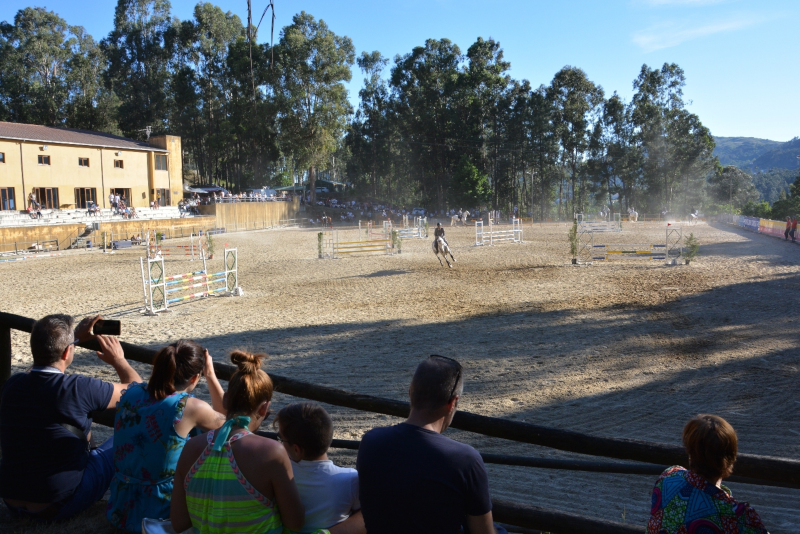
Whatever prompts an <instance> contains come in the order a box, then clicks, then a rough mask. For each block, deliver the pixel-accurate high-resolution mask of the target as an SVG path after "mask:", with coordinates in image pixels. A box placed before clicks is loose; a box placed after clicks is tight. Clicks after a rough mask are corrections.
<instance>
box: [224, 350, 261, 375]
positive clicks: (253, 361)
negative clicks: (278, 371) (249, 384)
mask: <svg viewBox="0 0 800 534" xmlns="http://www.w3.org/2000/svg"><path fill="white" fill-rule="evenodd" d="M266 356H267V355H266V354H250V353H249V352H245V351H243V350H235V351H233V352H231V362H233V364H234V365H235V366H236V367H237V368H238V372H240V373H244V374H247V375H252V374H255V373H256V372H258V370H259V369H261V360H262V358H265V357H266Z"/></svg>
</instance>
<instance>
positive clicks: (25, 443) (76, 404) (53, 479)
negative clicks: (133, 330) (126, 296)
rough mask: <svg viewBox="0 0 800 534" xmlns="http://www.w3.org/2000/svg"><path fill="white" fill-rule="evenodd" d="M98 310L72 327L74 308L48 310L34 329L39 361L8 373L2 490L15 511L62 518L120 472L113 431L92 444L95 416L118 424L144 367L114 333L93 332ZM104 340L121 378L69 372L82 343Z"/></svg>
mask: <svg viewBox="0 0 800 534" xmlns="http://www.w3.org/2000/svg"><path fill="white" fill-rule="evenodd" d="M98 319H99V316H98V317H94V318H86V319H84V320H83V321H81V322H80V324H79V325H78V328H77V329H76V330H75V331H74V332H73V330H72V328H73V319H72V317H70V316H68V315H48V316H47V317H43V318H42V319H39V320H38V321H36V323H35V324H34V325H33V331H32V332H31V354H32V355H33V367H32V368H31V370H30V372H27V373H16V374H14V375H13V376H12V377H11V378H9V379H8V381H7V382H6V384H5V386H4V388H3V396H2V403H0V449H2V451H3V456H2V458H0V496H1V497H2V498H3V501H5V503H6V506H8V509H9V510H10V511H11V513H12V514H14V515H17V516H23V517H32V518H37V519H42V520H61V519H67V518H70V517H72V516H74V515H76V514H78V513H79V512H82V511H83V510H85V509H86V508H88V507H89V506H91V505H92V504H94V503H95V502H97V501H98V500H100V498H101V497H103V494H104V493H105V492H106V490H108V486H109V484H110V483H111V477H112V476H113V474H114V458H113V446H114V440H113V438H109V439H108V440H106V441H105V442H103V444H102V445H100V446H99V447H97V448H96V449H90V447H89V445H90V442H91V427H92V418H93V417H94V418H96V419H98V420H103V421H105V422H106V424H109V425H110V424H111V421H112V416H113V411H112V410H113V409H114V407H115V406H116V404H117V401H119V398H120V394H121V393H122V391H123V390H124V389H125V388H126V387H127V386H128V384H131V383H133V382H140V381H141V378H140V377H139V374H138V373H137V372H136V371H135V370H134V369H133V368H132V367H131V366H130V364H129V363H128V362H127V361H126V360H125V354H124V353H123V351H122V347H121V346H120V344H119V341H118V340H117V339H116V338H114V337H105V336H93V335H91V331H92V327H93V326H94V323H95V322H96V321H97V320H98ZM89 339H97V342H98V343H99V344H100V347H101V349H102V352H98V353H97V355H98V357H99V358H100V360H101V361H103V362H105V363H107V364H109V365H111V366H112V367H113V368H114V370H115V371H116V372H117V375H118V376H119V380H120V381H119V383H110V382H103V381H101V380H98V379H96V378H90V377H87V376H83V375H80V374H78V373H73V374H69V375H67V374H65V373H64V371H65V370H66V369H67V367H69V366H70V364H71V363H72V360H73V358H74V354H75V343H78V342H85V341H87V340H89Z"/></svg>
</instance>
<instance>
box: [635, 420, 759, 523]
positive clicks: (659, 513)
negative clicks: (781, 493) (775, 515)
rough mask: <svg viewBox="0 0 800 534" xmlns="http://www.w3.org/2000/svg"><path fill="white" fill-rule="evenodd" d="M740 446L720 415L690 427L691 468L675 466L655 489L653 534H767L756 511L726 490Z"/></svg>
mask: <svg viewBox="0 0 800 534" xmlns="http://www.w3.org/2000/svg"><path fill="white" fill-rule="evenodd" d="M737 443H738V441H737V438H736V431H734V430H733V427H731V425H730V424H728V422H727V421H726V420H725V419H723V418H721V417H718V416H716V415H698V416H697V417H694V418H693V419H690V420H689V422H688V423H686V426H685V427H683V446H684V447H686V453H687V454H688V455H689V469H688V470H686V469H684V468H683V467H681V466H677V465H676V466H673V467H670V468H669V469H667V470H666V471H664V472H663V473H662V474H661V477H660V478H659V479H658V482H656V486H655V488H653V496H652V506H651V508H650V521H649V522H648V523H647V532H648V534H677V533H683V532H719V533H721V534H765V533H766V532H767V529H766V528H764V525H763V523H762V522H761V518H760V517H759V516H758V514H757V513H756V511H755V510H753V508H751V507H750V505H749V504H747V503H740V502H737V501H735V500H734V499H733V497H731V490H729V489H728V488H726V487H725V486H723V485H722V480H723V479H724V478H726V477H729V476H730V475H731V473H732V472H733V464H734V463H735V462H736V454H737ZM690 503H695V504H693V505H692V506H689V504H690Z"/></svg>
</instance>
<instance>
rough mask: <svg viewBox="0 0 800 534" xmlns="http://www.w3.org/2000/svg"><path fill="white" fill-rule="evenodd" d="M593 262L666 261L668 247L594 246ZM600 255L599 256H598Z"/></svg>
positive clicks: (654, 245) (653, 245)
mask: <svg viewBox="0 0 800 534" xmlns="http://www.w3.org/2000/svg"><path fill="white" fill-rule="evenodd" d="M592 248H593V251H592V259H593V260H608V259H615V258H637V259H645V260H666V259H667V245H666V244H664V245H656V244H652V245H592ZM598 254H599V255H598Z"/></svg>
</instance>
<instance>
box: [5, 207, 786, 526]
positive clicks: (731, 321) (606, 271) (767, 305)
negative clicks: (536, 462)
mask: <svg viewBox="0 0 800 534" xmlns="http://www.w3.org/2000/svg"><path fill="white" fill-rule="evenodd" d="M567 230H568V227H567V225H565V224H558V223H555V224H544V225H530V224H528V225H525V227H524V237H525V243H523V244H504V245H497V246H494V247H488V246H485V247H475V246H473V242H474V229H473V228H469V227H467V228H463V227H462V228H454V229H451V228H449V227H448V228H447V237H448V240H449V241H450V244H451V245H452V248H453V250H454V253H455V256H456V259H457V260H458V261H457V263H456V264H455V265H454V268H453V269H448V268H447V267H444V268H442V267H440V265H439V262H438V261H437V260H436V258H435V257H434V256H433V254H432V252H431V250H430V240H429V239H426V240H405V241H404V242H403V252H402V254H400V255H394V256H386V255H371V256H364V257H351V258H347V259H341V260H319V259H317V231H316V230H276V231H263V232H250V233H239V234H230V235H221V236H218V237H217V238H216V248H217V257H216V258H215V259H214V260H211V261H210V262H209V269H210V270H212V271H216V270H220V269H217V267H220V266H221V265H222V259H221V258H222V249H223V247H224V245H225V243H227V244H228V245H229V246H231V247H233V246H235V247H238V250H239V276H240V284H241V286H242V287H243V288H244V292H245V293H244V297H242V298H212V299H206V300H203V301H190V302H189V303H182V304H180V305H175V306H174V307H173V312H172V313H169V314H161V315H160V316H158V317H146V316H143V315H142V314H141V308H142V286H141V277H140V269H139V256H140V255H141V254H142V253H143V250H142V249H141V248H139V249H132V250H126V251H120V252H117V253H115V254H113V255H108V254H106V255H104V254H102V253H93V254H83V255H75V256H70V257H59V258H52V259H42V260H35V261H26V262H13V263H7V264H4V265H3V264H0V276H2V279H3V280H4V285H5V286H6V287H15V288H25V290H24V291H21V292H16V294H20V295H23V296H24V298H21V299H15V300H5V302H4V305H3V311H8V312H12V313H17V314H21V315H25V316H28V317H41V316H43V315H46V314H48V313H56V312H60V313H69V314H72V315H75V316H85V315H91V314H97V313H101V314H103V315H104V316H106V317H109V318H119V319H121V320H122V321H123V336H122V339H123V340H125V341H128V342H132V343H137V344H142V345H146V346H149V347H152V348H158V347H160V346H162V345H164V344H166V343H168V342H172V341H175V340H177V339H180V338H193V339H195V340H197V341H199V342H200V343H201V344H203V345H205V346H207V347H208V348H209V349H210V350H211V352H212V354H213V356H214V357H215V359H218V360H221V361H226V358H227V352H228V351H229V350H230V349H232V348H234V347H243V348H247V349H251V350H254V351H262V352H266V353H268V354H269V359H268V361H267V362H266V366H265V367H266V369H267V370H268V371H274V372H275V373H276V374H281V375H285V376H289V377H292V378H295V379H298V380H304V381H308V382H312V383H317V384H324V385H327V386H333V387H338V388H342V389H345V390H349V391H353V392H358V393H364V394H370V395H378V396H382V397H388V398H392V399H398V400H406V399H407V388H408V384H409V381H410V378H411V375H412V373H413V370H414V368H415V366H416V364H417V363H418V362H419V361H420V360H421V359H422V358H423V357H425V356H427V355H428V354H432V353H439V354H444V355H447V356H451V357H454V358H457V359H458V360H460V361H461V362H462V363H463V364H464V365H465V369H466V376H467V382H466V387H465V391H464V395H463V398H462V399H461V401H460V407H461V408H462V409H464V410H468V411H471V412H475V413H479V414H484V415H490V416H496V417H505V418H509V419H513V420H518V421H527V422H530V423H535V424H539V425H546V426H551V427H557V428H562V429H569V430H576V431H581V432H586V433H589V434H592V435H597V436H615V437H625V438H639V439H646V440H652V441H660V442H665V443H671V444H680V434H681V429H682V427H683V424H684V423H685V422H686V421H687V420H688V419H689V418H690V417H691V416H693V415H695V414H697V413H715V414H719V415H721V416H723V417H725V418H726V419H727V420H728V421H730V422H731V423H732V425H733V426H734V428H735V429H736V430H737V432H738V434H739V440H740V441H739V444H740V445H739V450H740V451H741V452H747V453H754V454H764V455H772V456H781V457H787V458H795V459H796V458H798V457H799V456H800V445H798V441H800V417H798V415H800V396H799V395H798V378H800V376H799V375H798V366H800V352H798V344H799V342H800V338H799V337H798V329H797V328H798V327H797V320H796V317H797V305H796V303H797V301H798V294H800V293H799V292H800V269H798V261H799V260H800V247H796V246H792V245H790V244H787V243H784V242H783V241H781V240H778V239H774V238H769V237H766V236H762V235H756V234H752V233H749V232H744V231H740V230H738V229H735V228H732V227H727V226H709V225H705V224H702V225H698V226H693V227H688V226H687V227H686V228H685V233H686V234H688V232H689V231H692V232H694V234H695V236H697V237H698V238H699V240H700V243H701V249H700V256H699V257H698V258H697V259H696V260H695V261H693V262H692V263H691V265H689V266H685V265H678V266H672V267H670V266H665V265H663V262H661V261H648V260H638V261H609V262H605V263H598V264H595V265H592V266H572V265H570V264H569V263H570V261H569V260H570V258H569V256H568V249H569V248H568V243H567ZM347 232H348V231H345V230H342V231H341V232H340V239H345V238H346V237H347V236H348V233H347ZM349 232H350V233H349V235H350V236H355V234H356V232H357V231H355V230H351V231H349ZM664 236H665V226H664V224H659V223H638V224H632V223H624V224H623V231H622V233H620V234H598V235H597V237H596V239H595V242H596V243H599V242H607V243H663V242H664ZM173 243H174V244H181V243H182V241H180V240H175V241H171V242H169V244H173ZM166 246H169V245H166ZM166 265H167V266H166V270H167V274H168V275H169V274H178V273H183V272H187V271H190V270H196V267H197V266H198V265H199V264H198V263H197V262H194V263H192V262H190V261H184V260H179V259H178V258H176V257H171V256H170V257H168V258H167V264H166ZM12 343H13V348H14V362H13V363H14V370H15V371H17V370H22V369H24V368H25V367H27V366H29V365H30V364H31V359H30V352H29V349H28V336H27V334H22V333H19V332H15V333H14V334H13V339H12ZM137 368H138V369H139V370H140V373H141V374H142V376H143V377H145V378H146V377H147V376H149V368H148V367H147V366H145V365H138V364H137ZM72 369H73V370H74V371H78V372H82V373H87V374H91V375H94V376H97V377H100V378H104V379H109V380H111V379H114V378H115V375H114V373H113V371H112V370H111V369H110V368H109V367H106V366H103V365H102V364H101V363H100V364H99V363H98V360H97V359H96V357H95V356H94V355H93V353H91V352H89V351H85V350H83V349H80V350H79V352H78V354H77V356H76V361H75V364H74V365H73V367H72ZM223 386H225V384H223ZM199 390H200V391H199V393H200V395H201V396H204V395H205V394H206V389H205V386H204V385H203V386H201V387H200V388H199ZM295 400H296V399H294V398H292V397H288V396H286V395H282V394H276V397H275V400H274V407H273V413H274V412H275V411H276V409H278V408H280V407H281V406H283V405H285V404H287V403H290V402H293V401H295ZM327 408H328V409H329V410H330V412H331V413H332V414H333V417H334V423H335V436H336V437H337V438H343V439H359V438H360V437H361V436H362V434H363V433H364V432H366V431H367V430H369V429H370V428H372V427H374V426H380V425H390V424H394V423H396V422H399V419H397V418H393V417H389V416H383V415H376V414H368V413H363V412H358V411H354V410H349V409H343V408H337V407H333V406H327ZM95 426H96V430H95V432H96V433H97V434H99V435H109V432H108V429H105V428H103V427H98V426H97V425H95ZM270 429H271V428H270ZM447 435H449V436H450V437H452V438H454V439H457V440H461V441H464V442H466V443H469V444H471V445H473V446H474V447H476V448H477V449H478V450H479V451H482V452H491V453H506V454H518V455H529V456H549V457H555V458H570V457H571V458H581V459H591V458H590V457H586V456H580V455H575V454H569V453H563V452H559V451H554V450H550V449H546V448H543V447H537V446H532V445H525V444H519V443H514V442H508V441H504V440H501V439H496V438H487V437H483V436H480V435H475V434H472V433H469V432H462V431H456V430H448V432H447ZM332 457H333V458H334V460H335V461H337V462H339V463H341V464H344V465H353V464H354V463H355V453H353V452H347V451H335V452H333V454H332ZM488 470H489V474H490V481H491V490H492V495H493V496H494V497H499V498H507V499H513V500H518V501H525V502H528V503H530V504H533V505H538V506H543V507H547V508H555V509H559V510H567V511H572V512H577V513H581V514H586V515H590V516H596V517H602V518H605V519H609V520H617V521H626V522H628V523H633V524H637V525H644V524H645V523H646V521H647V517H648V513H649V507H650V505H649V503H650V492H651V489H652V485H653V482H654V480H655V477H653V476H628V475H611V474H592V473H579V472H561V471H553V470H543V469H530V468H522V467H505V466H492V465H490V466H488ZM730 487H731V488H732V490H733V495H734V497H736V498H738V499H739V500H745V501H749V502H750V503H751V504H753V505H754V506H755V508H756V510H758V511H759V512H760V514H761V515H762V517H763V519H764V521H765V523H766V524H767V526H768V528H769V529H770V531H771V532H773V533H780V532H786V533H788V532H798V531H800V512H799V510H800V506H798V502H800V490H792V489H781V488H763V487H759V486H752V485H743V484H735V483H732V484H730ZM93 514H94V515H93V517H95V522H96V524H95V525H94V526H93V527H92V528H93V529H94V528H98V529H101V530H106V531H111V529H110V528H109V527H107V526H106V525H105V524H104V521H103V520H102V508H101V507H100V506H97V507H95V510H94V512H93ZM3 515H5V514H3ZM90 522H91V520H90ZM3 525H6V526H10V523H8V522H7V520H0V528H1V527H2V526H3ZM78 525H79V526H77V527H74V528H76V531H79V530H81V529H84V528H86V527H85V525H86V523H78ZM72 528H73V527H70V526H69V525H67V526H62V527H60V528H59V529H58V531H59V532H68V531H70V530H71V529H72ZM35 531H36V532H46V531H47V530H46V529H45V530H38V529H36V530H35ZM53 532H56V530H53Z"/></svg>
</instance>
